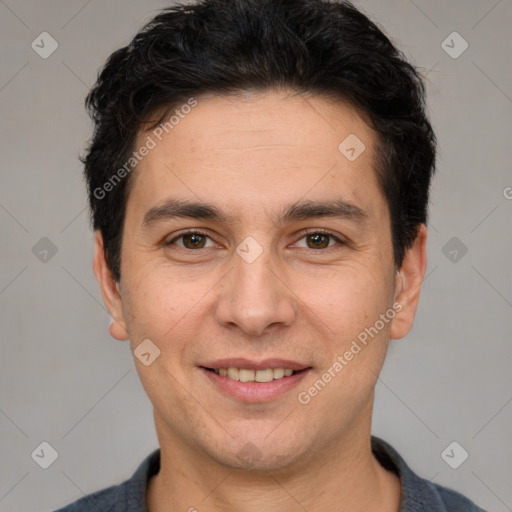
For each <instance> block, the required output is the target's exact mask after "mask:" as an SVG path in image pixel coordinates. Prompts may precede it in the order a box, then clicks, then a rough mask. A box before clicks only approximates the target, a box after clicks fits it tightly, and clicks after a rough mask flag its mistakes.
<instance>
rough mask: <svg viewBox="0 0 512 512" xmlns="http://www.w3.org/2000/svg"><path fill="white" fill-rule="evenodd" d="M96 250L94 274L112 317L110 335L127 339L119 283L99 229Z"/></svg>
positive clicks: (96, 236)
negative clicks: (108, 260) (106, 255)
mask: <svg viewBox="0 0 512 512" xmlns="http://www.w3.org/2000/svg"><path fill="white" fill-rule="evenodd" d="M94 239H95V250H94V263H93V270H94V275H95V276H96V279H97V281H98V284H99V285H100V290H101V295H102V296H103V301H104V302H105V305H106V306H107V309H108V311H109V313H110V316H111V317H112V323H111V324H110V327H109V331H110V335H111V336H112V337H113V338H115V339H117V340H121V341H124V340H127V339H128V332H127V329H126V324H125V321H124V316H123V303H122V299H121V295H120V293H119V283H118V282H117V281H116V280H115V279H114V277H113V275H112V272H111V271H110V268H109V266H108V264H107V260H106V257H105V250H104V247H103V237H102V235H101V232H100V231H99V230H98V231H96V233H95V238H94Z"/></svg>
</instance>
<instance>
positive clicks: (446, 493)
mask: <svg viewBox="0 0 512 512" xmlns="http://www.w3.org/2000/svg"><path fill="white" fill-rule="evenodd" d="M430 485H432V487H434V489H435V491H436V492H437V494H438V495H439V499H440V501H441V502H442V503H443V505H444V506H445V508H446V511H447V512H485V510H484V509H483V508H480V507H478V506H477V505H475V503H473V502H472V501H471V500H470V499H468V498H466V496H464V495H462V494H461V493H460V492H457V491H454V490H453V489H448V488H447V487H443V486H442V485H439V484H430Z"/></svg>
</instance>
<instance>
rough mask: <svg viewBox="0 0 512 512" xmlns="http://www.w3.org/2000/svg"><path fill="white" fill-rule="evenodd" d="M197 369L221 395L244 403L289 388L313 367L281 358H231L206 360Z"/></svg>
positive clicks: (275, 394) (283, 391)
mask: <svg viewBox="0 0 512 512" xmlns="http://www.w3.org/2000/svg"><path fill="white" fill-rule="evenodd" d="M199 369H200V370H201V372H202V373H203V374H204V375H205V376H206V377H207V378H208V380H209V382H210V383H212V384H213V385H214V387H215V388H216V389H217V390H218V391H220V392H221V393H223V394H224V395H229V396H230V397H231V398H235V399H237V400H240V401H243V402H265V401H269V400H274V399H276V398H278V397H280V396H282V395H284V394H285V393H286V392H288V391H290V390H291V389H292V388H293V387H295V386H296V385H297V384H298V383H299V382H300V381H302V379H303V378H304V377H305V376H306V375H307V374H308V373H309V371H311V370H312V367H311V366H306V365H303V364H300V363H297V362H294V361H287V360H282V359H272V360H270V359H267V360H265V361H260V362H252V361H249V360H247V359H230V360H222V361H215V362H211V363H205V364H204V365H202V366H200V367H199Z"/></svg>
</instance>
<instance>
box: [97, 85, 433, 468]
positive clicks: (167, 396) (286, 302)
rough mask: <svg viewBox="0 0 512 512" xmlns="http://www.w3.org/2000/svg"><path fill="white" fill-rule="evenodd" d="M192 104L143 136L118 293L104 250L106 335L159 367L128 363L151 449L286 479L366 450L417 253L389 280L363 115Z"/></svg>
mask: <svg viewBox="0 0 512 512" xmlns="http://www.w3.org/2000/svg"><path fill="white" fill-rule="evenodd" d="M197 101H198V103H197V106H195V107H194V108H193V109H191V111H190V113H188V114H187V115H186V116H183V118H182V119H181V118H180V121H179V124H176V125H175V126H174V127H173V129H172V130H169V133H168V134H167V133H165V131H164V132H163V134H162V133H160V132H161V131H162V130H160V132H158V134H159V137H157V136H155V134H154V133H152V132H147V133H141V134H140V135H139V138H138V141H137V147H139V146H142V145H143V144H144V143H145V142H146V141H147V140H148V139H147V137H148V135H149V136H151V137H152V139H153V140H154V141H155V143H156V145H155V147H154V148H153V149H151V150H150V151H149V154H147V156H145V157H144V158H143V159H142V161H141V162H140V163H139V164H138V167H137V170H136V171H135V174H134V175H133V176H132V177H131V179H133V183H132V187H131V192H130V195H129V198H128V202H127V209H126V218H125V225H124V232H123V233H124V234H123V243H122V253H121V262H122V264H121V281H120V283H118V285H116V286H113V285H112V278H111V276H110V274H109V272H108V269H107V267H106V265H105V262H104V257H103V251H102V246H101V237H100V236H99V235H97V253H96V259H95V271H96V275H97V276H98V279H99V281H100V285H101V288H102V292H103V296H104V298H105V301H106V303H107V305H108V307H109V310H110V312H111V314H112V316H113V318H114V319H115V322H114V323H113V326H112V327H111V333H112V334H113V336H114V337H116V338H119V339H123V338H129V340H130V343H131V348H132V350H135V351H136V349H137V347H138V346H139V345H140V344H141V342H143V340H150V342H145V343H146V344H147V345H143V346H144V347H146V348H145V350H144V352H146V353H148V352H149V353H150V354H156V352H155V351H156V349H158V350H159V351H160V352H159V356H158V357H157V358H156V359H155V360H154V361H152V362H151V363H150V364H148V365H147V366H146V365H145V364H143V363H141V361H140V360H139V359H137V358H135V364H136V367H137V371H138V373H139V376H140V379H141V382H142V385H143V386H144V388H145V390H146V392H147V394H148V396H149V398H150V400H151V402H152V404H153V406H154V414H155V421H156V427H157V433H158V436H159V439H160V444H161V445H162V443H167V444H168V445H172V444H175V445H177V444H179V445H180V446H186V447H189V448H190V450H192V451H195V453H200V454H201V455H202V456H204V457H206V458H208V459H209V460H214V461H216V462H219V463H221V464H226V465H228V466H230V467H248V465H251V466H252V467H261V468H265V469H279V468H287V467H292V466H293V465H299V464H302V463H305V462H307V461H308V460H311V459H312V458H313V457H319V456H321V454H322V453H323V454H324V455H325V453H327V452H328V451H329V450H332V449H333V447H336V446H337V447H339V446H340V444H339V443H341V442H343V440H345V441H346V440H348V439H351V438H353V437H354V436H355V435H361V433H363V432H364V433H368V431H369V428H370V422H371V407H372V403H373V390H374V387H375V383H376V379H377V375H378V373H379V371H380V369H381V366H382V364H383V361H384V357H385V353H386V348H387V343H388V340H389V338H390V337H401V336H403V335H404V334H405V333H406V331H407V330H408V329H409V327H410V324H411V323H412V318H413V316H414V312H415V309H416V302H417V298H416V295H415V293H413V294H412V295H411V293H409V294H407V292H408V290H409V291H410V290H412V288H413V285H414V284H419V283H418V275H420V274H421V272H422V271H424V268H423V267H424V261H423V260H422V258H424V255H423V256H422V250H420V249H421V247H420V249H418V250H417V249H414V248H413V249H411V251H409V256H407V257H406V260H405V264H404V266H403V267H402V270H403V275H402V276H397V273H396V269H395V268H394V261H393V249H392V242H391V231H390V219H389V211H388V207H387V204H386V201H385V199H384V197H383V195H382V192H381V190H380V189H379V186H378V182H377V178H376V172H375V166H374V159H375V158H374V157H375V155H374V147H375V142H376V138H375V134H374V133H373V132H372V131H371V129H370V128H369V127H368V126H367V125H366V124H365V123H364V122H363V120H362V118H361V117H360V116H359V115H358V113H357V111H356V110H354V109H353V108H351V107H350V106H348V105H345V104H342V103H333V102H328V101H327V100H326V99H322V98H319V97H309V98H306V97H304V96H298V95H290V94H288V95H287V94H284V93H283V92H266V93H260V94H253V95H249V94H248V95H246V96H244V97H241V96H237V97H234V96H233V97H198V98H197ZM354 135H355V136H356V137H357V139H358V140H359V141H360V142H357V139H354ZM348 136H351V137H352V138H351V139H348V141H349V142H351V143H350V144H348V143H343V141H344V140H345V139H346V138H347V137H348ZM159 138H161V140H159ZM354 141H356V142H354ZM361 143H363V144H364V150H362V148H363V146H362V145H361ZM340 144H341V146H340ZM350 148H354V151H352V150H351V149H350ZM361 150H362V152H361ZM359 153H360V154H359ZM354 156H356V158H354ZM415 255H416V256H415ZM407 258H409V259H407ZM408 262H409V263H408ZM397 303H400V305H399V306H397ZM394 304H395V307H393V305H394ZM364 333H366V339H365V336H364ZM370 333H371V334H370ZM363 339H365V343H363ZM148 343H149V344H148ZM354 343H355V344H354ZM356 347H359V349H358V348H356ZM136 353H137V351H136ZM145 357H146V362H148V361H150V360H152V358H153V356H152V355H150V356H147V355H146V356H145ZM336 363H338V364H336ZM228 367H231V368H241V369H242V371H240V372H237V371H236V370H233V369H231V370H229V376H225V375H224V374H225V369H226V368H228ZM280 369H281V370H280ZM282 369H286V370H294V373H293V374H292V375H291V376H284V377H282V373H283V372H282ZM212 370H213V371H212ZM257 370H262V371H257ZM237 373H238V375H237ZM288 373H290V372H289V371H287V372H286V374H288ZM230 377H234V378H235V379H236V378H238V379H240V380H238V381H237V380H233V379H232V378H230ZM279 377H281V378H279ZM254 378H256V379H257V380H268V382H250V381H251V380H252V379H254ZM241 380H242V381H244V380H249V382H241ZM319 381H320V383H319ZM315 390H316V391H315Z"/></svg>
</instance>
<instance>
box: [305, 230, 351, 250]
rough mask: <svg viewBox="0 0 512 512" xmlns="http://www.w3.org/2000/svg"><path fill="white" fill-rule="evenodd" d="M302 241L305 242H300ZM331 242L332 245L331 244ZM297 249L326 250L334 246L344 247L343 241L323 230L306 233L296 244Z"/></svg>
mask: <svg viewBox="0 0 512 512" xmlns="http://www.w3.org/2000/svg"><path fill="white" fill-rule="evenodd" d="M302 240H305V244H304V242H302ZM332 242H333V243H332ZM296 243H297V244H298V246H299V247H301V248H303V249H317V250H318V249H328V248H330V247H333V246H335V245H339V246H343V245H346V244H345V242H344V241H343V240H341V239H340V238H339V237H337V236H336V235H334V234H333V233H329V232H328V231H323V230H317V231H314V230H311V231H309V232H306V233H305V234H304V236H302V238H300V239H299V240H298V242H296Z"/></svg>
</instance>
